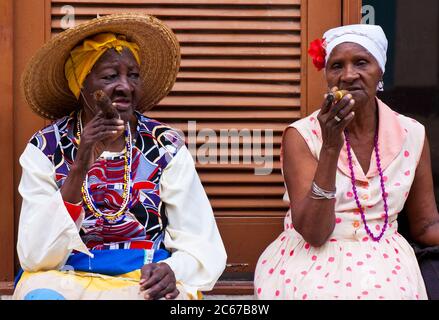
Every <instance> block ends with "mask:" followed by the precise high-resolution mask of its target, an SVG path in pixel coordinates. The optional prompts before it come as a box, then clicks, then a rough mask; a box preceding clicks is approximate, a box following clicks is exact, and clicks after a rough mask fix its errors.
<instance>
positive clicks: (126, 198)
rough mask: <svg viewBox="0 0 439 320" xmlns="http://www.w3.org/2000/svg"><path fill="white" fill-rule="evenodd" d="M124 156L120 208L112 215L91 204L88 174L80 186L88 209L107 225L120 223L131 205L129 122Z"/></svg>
mask: <svg viewBox="0 0 439 320" xmlns="http://www.w3.org/2000/svg"><path fill="white" fill-rule="evenodd" d="M81 120H82V119H81V112H79V115H78V143H79V141H80V133H81V132H82V121H81ZM125 145H126V147H125V156H124V160H125V161H124V162H125V163H124V184H123V185H124V188H123V191H122V199H123V202H122V206H121V207H120V209H119V210H118V211H117V212H115V213H112V214H109V213H104V212H102V211H101V210H99V209H98V208H97V207H96V205H95V204H94V202H93V198H92V197H91V195H90V194H91V188H90V186H89V184H88V172H87V174H86V176H85V180H84V183H83V184H82V188H81V192H82V197H83V200H84V203H85V204H86V205H87V207H88V209H89V210H90V212H92V214H93V215H94V216H95V217H96V218H101V217H102V218H103V219H104V220H106V221H107V222H109V223H113V224H114V223H117V222H119V221H121V220H122V219H123V218H124V217H125V215H124V212H125V210H126V208H127V206H128V203H130V204H131V201H130V194H131V192H132V185H131V181H132V173H131V162H132V161H131V160H132V144H131V129H130V124H129V122H128V123H127V127H126V128H125Z"/></svg>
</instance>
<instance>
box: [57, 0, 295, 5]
mask: <svg viewBox="0 0 439 320" xmlns="http://www.w3.org/2000/svg"><path fill="white" fill-rule="evenodd" d="M110 2H111V4H116V3H118V4H122V5H123V4H138V5H145V4H170V5H177V4H178V5H193V4H200V5H206V4H208V5H270V6H272V5H299V4H300V3H301V0H275V1H273V0H160V1H155V0H111V1H109V0H74V1H64V0H52V3H64V4H65V3H71V4H80V3H82V4H101V5H104V6H105V5H108V3H110Z"/></svg>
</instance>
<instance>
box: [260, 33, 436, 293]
mask: <svg viewBox="0 0 439 320" xmlns="http://www.w3.org/2000/svg"><path fill="white" fill-rule="evenodd" d="M386 50H387V39H386V36H385V34H384V32H383V30H382V29H381V27H379V26H373V25H348V26H343V27H339V28H335V29H331V30H329V31H327V32H326V33H325V34H324V41H323V43H322V41H321V40H317V41H315V42H313V43H312V47H311V49H310V54H311V55H312V56H313V61H314V63H315V65H316V66H317V67H318V68H319V69H323V68H324V69H325V76H326V81H327V84H328V87H329V88H332V91H330V92H329V93H328V94H327V95H326V97H325V99H324V102H323V106H322V108H321V109H320V110H318V111H316V112H315V113H313V114H312V115H310V116H308V117H306V118H304V119H302V120H300V121H297V122H295V123H293V124H292V125H291V126H290V128H288V129H287V130H286V132H285V134H284V139H283V174H284V178H285V182H286V187H287V194H286V196H287V197H286V198H287V199H286V200H288V199H291V203H290V207H291V210H290V211H289V212H288V213H287V215H286V217H285V222H284V228H285V231H284V232H283V233H282V234H281V235H280V236H279V237H278V239H277V240H275V241H274V242H273V243H272V244H271V245H270V246H269V247H268V248H267V249H266V250H265V251H264V253H263V254H262V256H261V257H260V259H259V261H258V264H257V268H256V275H255V290H256V292H255V294H256V296H257V297H258V298H260V299H426V298H427V294H426V289H425V286H424V282H423V278H422V276H421V273H420V269H419V266H418V263H417V260H416V257H415V255H414V252H413V249H412V248H411V246H410V245H409V243H408V242H407V241H406V239H404V237H403V236H401V235H400V234H399V233H398V223H397V217H398V213H399V212H400V211H401V210H402V208H403V207H404V206H405V207H406V209H407V213H408V218H409V222H410V230H411V235H412V237H413V239H414V240H415V241H416V242H418V243H421V244H424V245H427V246H433V245H439V215H438V211H437V208H436V203H435V200H434V194H433V188H432V186H433V184H432V173H431V167H430V151H429V146H428V141H427V139H426V137H425V129H424V127H423V126H422V125H421V124H420V123H418V122H417V121H415V120H413V119H410V118H408V117H405V116H403V115H401V114H398V113H396V112H394V111H392V110H391V109H390V108H389V107H388V106H387V105H386V104H384V103H383V102H382V101H381V100H379V99H378V98H377V97H376V92H377V90H382V89H383V84H382V76H383V74H384V71H385V63H386ZM341 90H344V91H341ZM343 96H344V97H343ZM288 201H289V200H288Z"/></svg>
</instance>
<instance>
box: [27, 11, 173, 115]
mask: <svg viewBox="0 0 439 320" xmlns="http://www.w3.org/2000/svg"><path fill="white" fill-rule="evenodd" d="M102 32H112V33H116V34H122V35H125V36H126V38H127V40H128V41H131V42H135V43H136V44H137V45H138V46H139V48H140V51H139V56H140V61H141V65H140V75H141V78H142V86H143V88H142V89H143V97H142V99H141V101H140V103H139V105H138V108H137V110H138V111H140V112H144V111H146V110H148V109H150V108H152V107H153V106H154V105H156V104H157V103H158V102H159V101H160V100H161V99H163V98H164V97H165V96H166V95H167V94H168V93H169V91H170V90H171V89H172V87H173V85H174V83H175V79H176V77H177V73H178V69H179V67H180V46H179V44H178V40H177V38H176V36H175V35H174V33H173V32H172V31H171V29H170V28H169V27H167V26H166V25H165V24H164V23H163V22H161V21H160V20H158V19H157V18H155V17H152V16H149V15H145V14H132V13H127V14H114V15H108V16H104V17H100V18H96V19H93V20H90V21H88V22H86V23H83V24H80V25H78V26H76V27H74V28H71V29H68V30H66V31H63V32H61V33H60V34H58V35H56V36H54V37H53V38H52V39H51V40H49V41H48V42H47V43H46V44H45V45H44V46H43V47H42V48H40V49H39V50H38V52H37V53H36V54H35V55H34V56H33V57H32V59H31V60H30V62H29V63H28V65H27V66H26V69H25V71H24V74H23V77H22V82H21V84H22V87H23V89H24V95H25V98H26V101H27V102H28V103H29V105H30V107H31V108H32V109H33V111H35V112H36V113H37V114H39V115H40V116H42V117H44V118H46V119H52V120H53V119H59V118H61V117H63V116H66V115H69V114H70V113H71V112H72V111H74V110H75V109H78V107H79V103H78V100H77V99H76V98H75V96H74V95H73V93H72V92H71V91H70V89H69V86H68V83H67V80H66V78H65V75H64V65H65V62H66V60H67V59H68V58H69V54H70V51H71V50H72V49H73V48H74V47H75V46H76V45H78V44H80V43H81V42H82V41H83V40H84V39H85V38H88V37H90V36H93V35H95V34H98V33H102Z"/></svg>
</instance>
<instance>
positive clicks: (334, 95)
mask: <svg viewBox="0 0 439 320" xmlns="http://www.w3.org/2000/svg"><path fill="white" fill-rule="evenodd" d="M348 93H349V91H347V90H338V91H335V92H330V93H329V94H328V98H329V99H330V100H331V102H337V101H340V100H341V99H342V98H343V97H344V96H345V95H347V94H348Z"/></svg>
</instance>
